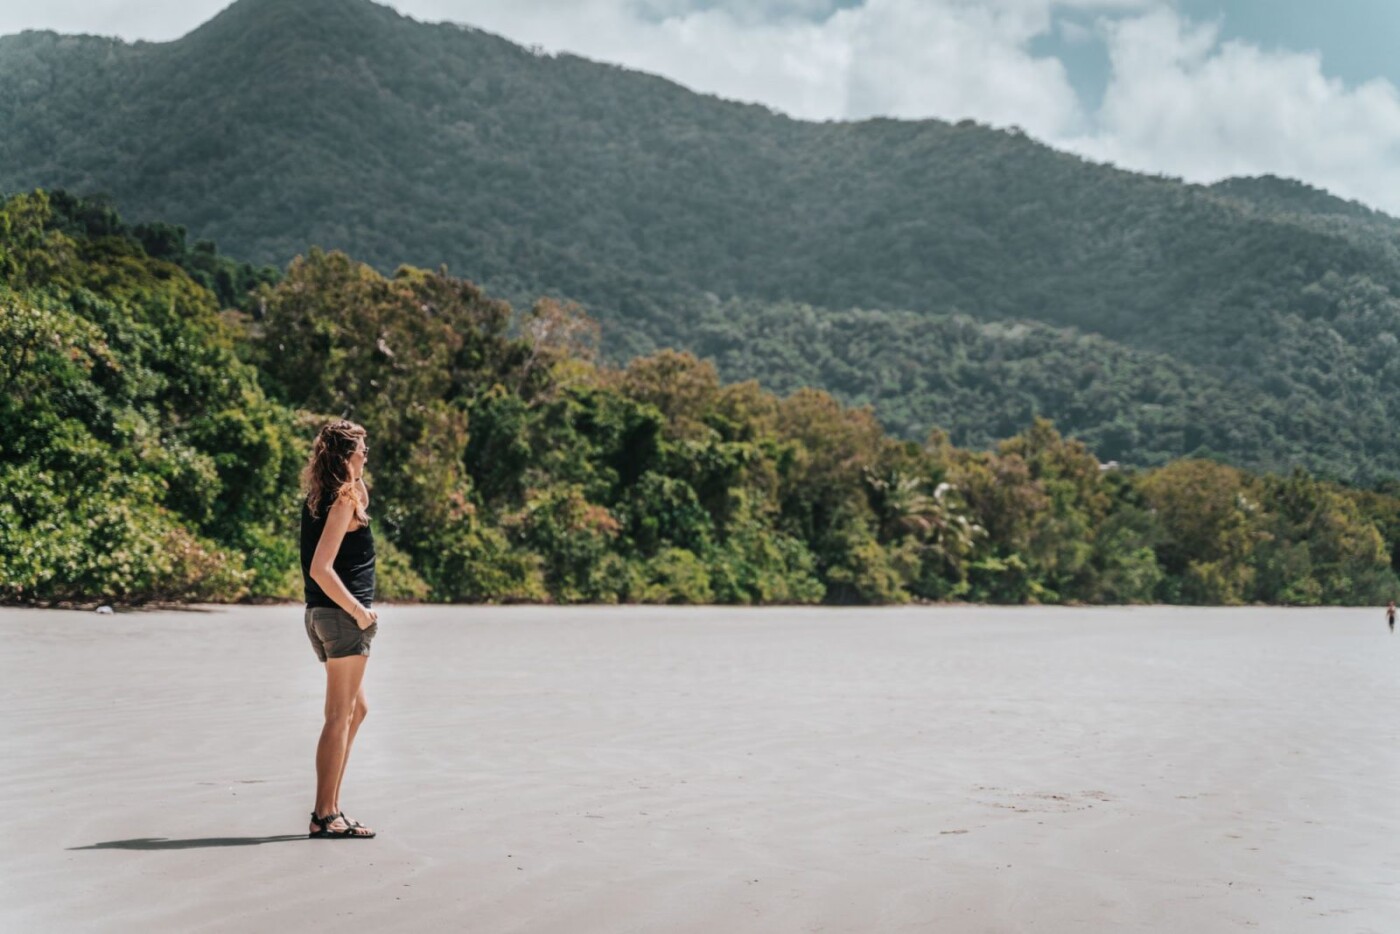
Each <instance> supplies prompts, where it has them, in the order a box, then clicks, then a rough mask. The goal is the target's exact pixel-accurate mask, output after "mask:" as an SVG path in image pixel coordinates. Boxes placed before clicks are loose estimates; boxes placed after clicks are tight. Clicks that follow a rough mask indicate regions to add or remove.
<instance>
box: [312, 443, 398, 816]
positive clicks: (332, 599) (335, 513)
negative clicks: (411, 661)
mask: <svg viewBox="0 0 1400 934" xmlns="http://www.w3.org/2000/svg"><path fill="white" fill-rule="evenodd" d="M368 457H369V446H368V445H367V444H366V443H365V430H364V429H363V428H361V427H360V426H359V425H356V424H355V423H354V422H348V421H344V420H341V421H335V422H331V423H330V424H329V425H326V426H325V427H324V428H322V429H321V431H320V433H319V434H318V435H317V436H316V442H315V445H314V446H313V447H312V450H311V460H310V461H309V462H308V463H307V465H306V470H305V471H304V472H303V473H302V504H301V572H302V583H303V585H304V587H305V590H306V635H307V636H308V637H309V638H310V639H311V647H312V648H313V649H315V650H316V657H317V658H319V659H320V660H321V661H322V662H323V663H324V664H325V666H326V722H325V726H323V727H322V729H321V740H320V742H319V743H317V745H316V809H315V810H314V811H312V812H311V828H310V832H309V834H308V836H310V837H313V838H316V839H367V838H369V837H373V836H374V831H373V830H370V829H369V828H368V827H366V826H364V825H363V824H361V823H360V822H359V821H354V820H351V819H350V818H348V817H346V816H345V814H344V812H343V811H341V809H340V781H341V779H342V778H343V777H344V776H345V763H346V762H347V761H348V760H349V759H350V747H351V746H352V745H354V743H355V733H356V732H357V731H358V730H359V728H360V724H361V723H363V722H364V719H365V714H366V713H367V712H368V709H369V708H368V707H367V705H366V703H365V689H364V687H363V681H364V676H365V664H366V663H367V662H368V661H369V645H370V642H371V641H372V640H373V639H374V635H375V633H376V632H378V630H379V625H378V619H379V614H378V613H376V612H375V611H374V610H373V609H372V604H373V603H374V533H373V532H371V531H370V527H369V513H368V511H367V510H368V509H369V490H368V489H367V488H366V487H365V480H364V472H365V461H366V460H367V459H368Z"/></svg>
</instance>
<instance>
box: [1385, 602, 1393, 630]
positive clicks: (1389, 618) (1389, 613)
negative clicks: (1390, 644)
mask: <svg viewBox="0 0 1400 934" xmlns="http://www.w3.org/2000/svg"><path fill="white" fill-rule="evenodd" d="M1385 621H1386V622H1387V623H1389V624H1390V631H1391V632H1394V631H1395V601H1394V600H1392V601H1390V602H1389V603H1387V604H1386V606H1385Z"/></svg>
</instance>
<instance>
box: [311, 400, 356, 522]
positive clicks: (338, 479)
mask: <svg viewBox="0 0 1400 934" xmlns="http://www.w3.org/2000/svg"><path fill="white" fill-rule="evenodd" d="M365 434H366V432H365V430H364V428H362V427H361V426H359V425H356V424H355V423H354V422H350V421H346V420H345V419H339V420H337V421H334V422H331V423H330V424H329V425H326V426H325V427H323V428H322V429H321V430H320V431H319V432H317V434H316V443H315V444H313V445H312V446H311V459H310V460H309V461H307V462H306V469H305V470H303V471H302V472H301V491H302V494H303V495H304V496H305V497H306V507H307V508H308V509H310V510H311V515H312V516H316V515H317V513H318V511H319V510H320V508H321V503H322V501H323V500H324V499H325V496H326V494H327V493H334V494H335V496H334V497H332V500H331V501H332V502H334V501H335V500H338V499H340V497H342V496H345V495H347V494H349V495H350V496H351V497H353V500H354V503H355V521H356V522H358V523H360V524H361V525H363V524H365V523H366V522H368V521H369V516H368V515H367V514H366V513H365V506H364V503H362V502H360V498H359V497H358V496H356V495H355V484H354V478H353V477H351V476H350V457H351V455H353V454H354V453H355V448H356V446H357V445H358V444H359V442H360V440H361V439H363V438H364V437H365Z"/></svg>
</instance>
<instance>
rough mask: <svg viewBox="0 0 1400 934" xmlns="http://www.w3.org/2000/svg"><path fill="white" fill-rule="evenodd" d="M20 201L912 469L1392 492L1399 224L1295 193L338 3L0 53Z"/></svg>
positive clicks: (1398, 398)
mask: <svg viewBox="0 0 1400 934" xmlns="http://www.w3.org/2000/svg"><path fill="white" fill-rule="evenodd" d="M35 186H44V187H49V188H55V187H61V188H67V189H71V190H76V191H82V192H92V191H104V192H108V193H110V194H111V195H112V196H113V198H114V200H115V203H116V204H118V205H120V206H121V207H122V208H123V210H124V211H125V212H126V213H127V214H128V215H129V216H135V217H141V218H162V219H171V220H174V221H177V222H178V223H180V224H183V225H185V226H186V227H187V228H188V229H189V230H190V231H192V232H193V234H194V236H196V237H199V238H212V239H217V240H218V241H219V242H220V243H221V244H223V245H224V247H225V248H227V249H229V250H230V251H231V252H232V253H233V255H237V256H241V257H245V258H248V259H250V260H253V261H254V262H258V263H275V264H277V265H279V266H280V265H283V264H285V263H286V262H288V261H290V260H291V259H292V258H293V257H294V256H295V255H296V254H297V253H299V252H300V251H302V250H303V249H304V248H305V245H307V244H312V243H314V244H320V245H322V246H323V247H325V248H327V249H342V250H345V251H347V252H348V253H349V254H350V255H353V256H357V257H361V258H363V259H365V260H366V261H368V262H369V263H370V264H371V265H373V266H374V267H376V268H377V269H379V270H380V271H381V272H388V271H390V270H392V269H393V267H394V265H395V264H397V263H400V262H410V263H414V264H416V265H420V266H424V267H427V268H437V267H438V266H439V265H440V264H444V263H445V264H447V265H448V266H449V268H451V269H452V270H454V271H456V272H457V273H458V274H460V275H465V276H468V277H469V278H471V279H472V280H473V281H476V282H478V283H481V284H482V285H483V287H485V288H487V289H489V290H490V291H491V292H492V293H493V294H496V295H500V296H503V297H505V298H507V299H509V300H512V301H515V302H516V303H520V302H522V301H532V300H533V299H534V298H535V297H536V296H538V295H542V294H549V295H554V296H557V297H561V298H562V297H567V298H571V299H574V300H578V301H580V302H582V303H583V304H584V306H585V307H586V308H587V309H588V311H589V313H590V314H592V315H593V316H594V317H595V318H597V319H598V320H599V321H601V322H602V324H603V326H604V343H603V348H602V349H603V351H604V354H605V357H606V359H610V360H613V361H618V362H620V361H623V360H626V359H629V358H630V357H631V356H632V355H634V354H636V353H638V352H649V351H650V350H653V349H656V348H659V347H667V346H675V347H680V348H685V349H692V350H696V351H699V352H701V353H703V354H707V355H708V354H713V355H715V356H716V357H717V358H718V360H719V363H720V366H721V372H722V375H723V376H724V377H725V378H726V379H744V378H758V379H761V380H762V381H763V382H764V384H765V385H767V386H770V387H777V388H781V389H783V390H784V391H786V390H787V389H788V388H790V387H793V386H797V385H804V384H811V385H817V386H820V387H821V388H824V389H826V390H828V391H831V392H833V393H834V394H836V395H837V396H838V397H839V398H841V399H843V400H845V401H847V402H863V401H869V402H871V403H872V404H874V405H875V406H876V411H877V413H878V414H879V416H880V417H881V418H882V419H883V420H884V421H885V422H886V423H887V424H889V425H891V426H893V427H894V429H895V430H897V431H898V432H899V434H900V435H901V436H902V437H906V438H910V439H913V440H918V439H921V438H922V437H923V436H924V434H925V433H926V432H927V430H928V429H929V428H930V427H931V426H934V425H942V426H946V427H947V428H948V429H949V430H950V431H951V432H952V435H953V437H954V439H955V440H956V441H957V442H958V443H962V444H982V443H984V442H986V441H988V440H990V439H992V438H997V437H1004V436H1005V433H1006V432H1007V430H1008V429H1009V426H1010V425H1011V424H1013V423H1014V424H1016V425H1023V424H1025V419H1026V418H1027V417H1028V416H1030V415H1031V414H1038V415H1044V416H1047V417H1050V418H1052V419H1053V420H1054V421H1055V422H1056V423H1057V424H1058V425H1061V426H1062V427H1063V428H1064V429H1065V430H1066V431H1067V432H1069V433H1071V434H1073V435H1074V436H1075V437H1080V438H1082V439H1084V440H1085V441H1087V442H1088V443H1090V444H1091V445H1092V446H1093V448H1094V450H1095V452H1096V453H1097V454H1099V456H1101V457H1104V458H1113V459H1117V460H1120V461H1122V462H1124V463H1130V464H1134V465H1151V464H1158V463H1162V462H1163V461H1164V460H1165V459H1169V458H1179V457H1183V456H1196V457H1210V458H1223V459H1226V460H1228V461H1230V462H1232V463H1235V464H1238V465H1243V466H1248V467H1251V468H1255V469H1269V470H1273V471H1276V472H1287V471H1288V470H1289V469H1291V468H1292V467H1294V466H1305V467H1307V468H1308V469H1310V470H1313V471H1315V472H1317V473H1319V474H1320V475H1324V476H1330V477H1335V478H1343V479H1353V480H1358V481H1361V482H1372V481H1377V480H1380V479H1383V478H1386V477H1397V476H1400V446H1397V445H1395V444H1393V443H1392V441H1391V436H1390V432H1391V425H1393V424H1395V423H1396V421H1397V416H1400V355H1397V353H1396V351H1397V345H1396V338H1395V333H1396V332H1397V331H1400V298H1397V296H1400V250H1397V246H1400V224H1397V222H1396V221H1394V220H1393V219H1391V218H1388V217H1385V216H1384V215H1381V214H1377V213H1375V212H1372V211H1369V210H1367V209H1365V208H1364V207H1362V206H1360V205H1356V204H1353V203H1348V202H1343V201H1341V200H1339V199H1336V198H1333V197H1331V196H1329V195H1327V194H1326V193H1324V192H1320V191H1317V190H1315V189H1311V188H1308V187H1307V186H1303V185H1299V184H1297V183H1291V182H1285V181H1282V180H1278V179H1267V178H1266V179H1234V180H1230V181H1229V182H1226V183H1222V184H1220V185H1217V186H1213V187H1209V188H1207V187H1201V186H1194V185H1185V184H1182V183H1180V182H1178V181H1175V180H1172V179H1165V178H1156V177H1148V176H1143V175H1137V174H1133V173H1128V172H1122V171H1118V170H1115V169H1112V168H1109V167H1106V166H1102V165H1096V164H1092V163H1089V162H1087V161H1084V160H1082V159H1079V158H1076V157H1073V156H1069V155H1066V154H1063V153H1058V152H1055V151H1052V150H1050V149H1048V148H1046V147H1044V146H1042V145H1040V144H1038V143H1036V142H1034V141H1033V140H1030V139H1028V138H1026V137H1025V136H1023V135H1022V134H1020V133H1019V132H1015V131H998V130H993V129H990V128H988V127H984V126H980V125H977V124H974V123H971V122H967V121H965V122H963V123H959V124H949V123H945V122H942V121H936V120H927V121H917V122H907V121H895V120H870V121H863V122H859V123H822V124H817V123H806V122H802V121H795V120H791V119H787V118H785V117H782V116H779V115H776V114H773V113H771V112H769V111H768V110H766V109H764V108H762V107H754V106H746V105H740V104H735V103H731V102H726V101H721V100H717V99H714V98H709V97H704V96H701V95H696V94H693V93H690V92H688V91H686V90H684V89H683V88H681V87H679V86H677V85H675V84H672V83H670V82H667V81H664V80H661V79H657V78H653V77H649V76H645V75H640V74H637V73H633V72H628V71H626V70H624V69H620V68H615V67H610V66H604V65H599V64H596V63H593V62H589V61H585V60H583V59H580V58H577V57H574V56H569V55H560V56H547V55H539V54H535V53H533V52H531V51H530V50H527V49H523V48H520V47H518V46H515V45H513V44H511V43H509V42H506V41H504V40H502V39H499V38H496V37H493V36H490V35H486V34H483V33H480V32H477V31H474V30H471V29H467V28H461V27H455V26H445V25H428V24H423V23H418V22H415V21H413V20H410V19H406V18H403V17H400V16H398V15H397V14H396V13H394V12H393V11H392V10H389V9H387V8H385V7H381V6H377V5H375V4H373V3H370V2H368V0H240V2H238V3H235V4H234V5H233V6H231V7H230V8H228V9H227V10H225V11H224V12H223V13H221V14H220V15H219V16H217V17H216V18H215V19H213V20H211V21H210V22H209V23H207V24H205V25H204V26H202V27H201V28H200V29H198V30H196V31H194V32H193V33H191V34H190V35H188V36H186V37H184V38H183V39H181V40H179V41H176V42H171V43H161V44H152V43H136V44H125V43H122V42H119V41H115V40H110V39H102V38H97V37H71V36H58V35H55V34H52V33H25V34H22V35H20V36H13V37H7V38H4V39H0V190H11V191H18V190H28V189H29V188H32V187H35ZM204 242H207V240H206V241H204ZM147 245H148V247H153V244H151V243H148V244H147ZM182 251H183V252H184V253H193V254H200V251H201V248H200V245H199V242H197V243H196V245H195V247H194V248H193V250H189V249H187V248H185V247H183V246H180V247H179V248H178V249H176V248H173V247H172V252H175V253H179V252H182ZM155 252H156V253H157V254H158V255H163V256H164V255H166V253H163V252H161V251H160V250H156V251H155ZM177 261H178V260H177ZM182 265H184V266H186V268H192V266H191V264H190V263H188V262H182ZM202 281H203V280H202ZM205 284H211V283H209V282H207V281H206V283H205ZM215 287H216V288H217V289H219V291H220V300H221V302H223V303H225V304H228V303H230V302H229V298H228V294H227V292H225V291H224V289H223V286H221V285H218V284H216V283H215ZM711 299H715V300H714V301H712V300H711ZM794 303H796V304H798V305H809V306H812V308H813V309H814V310H813V311H811V312H806V311H803V312H802V313H801V314H795V313H794V311H793V309H792V304H794ZM716 304H718V310H716V307H715V306H716ZM769 306H774V307H773V308H772V309H771V310H770V309H769ZM851 308H864V309H883V310H884V311H883V312H876V311H864V312H849V311H841V309H851ZM817 319H821V324H822V325H824V326H825V327H826V329H825V330H824V329H823V328H822V327H814V326H810V325H808V324H804V323H803V322H804V321H815V320H817ZM967 319H972V320H973V321H978V322H984V323H986V322H1001V323H1003V324H1006V325H1007V326H1008V328H1009V330H1003V331H986V330H979V329H977V328H976V327H974V326H972V325H971V324H970V323H969V322H968V320H967ZM1016 322H1029V323H1027V324H1025V325H1019V324H1017V323H1016ZM1021 330H1024V335H1023V336H1021V337H1016V338H1014V339H1013V338H1011V337H1008V336H1007V335H1008V334H1012V333H1018V332H1019V331H1021ZM756 337H757V338H758V339H757V340H756V339H755V338H756ZM826 338H829V339H826ZM795 342H801V343H802V345H803V346H804V347H806V348H808V351H810V352H808V353H803V354H801V355H800V356H799V354H798V353H797V352H796V351H795V350H794V349H793V344H794V343H795ZM1036 349H1044V350H1046V354H1045V355H1044V356H1043V357H1037V356H1035V353H1034V351H1035V350H1036ZM1105 360H1112V361H1115V362H1114V363H1113V364H1112V365H1108V364H1106V363H1103V362H1101V361H1105ZM896 363H899V364H900V365H895V364H896ZM908 364H912V366H910V365H908ZM1066 368H1073V369H1075V370H1077V371H1079V372H1077V373H1069V372H1066ZM1159 377H1160V378H1161V379H1162V381H1163V384H1162V385H1161V386H1160V388H1154V385H1153V384H1154V383H1155V382H1156V381H1157V380H1158V378H1159Z"/></svg>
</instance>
